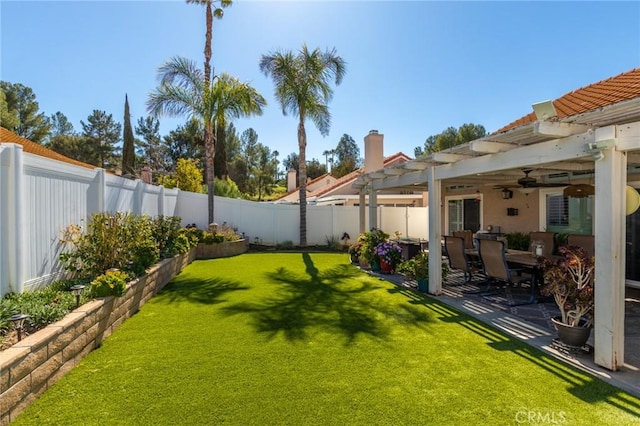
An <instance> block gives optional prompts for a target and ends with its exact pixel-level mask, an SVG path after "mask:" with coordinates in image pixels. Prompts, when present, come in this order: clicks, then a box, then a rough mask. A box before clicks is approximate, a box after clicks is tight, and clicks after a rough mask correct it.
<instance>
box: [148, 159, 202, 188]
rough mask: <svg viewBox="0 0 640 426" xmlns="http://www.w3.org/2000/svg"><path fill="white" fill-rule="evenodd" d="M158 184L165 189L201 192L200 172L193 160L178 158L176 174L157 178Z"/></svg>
mask: <svg viewBox="0 0 640 426" xmlns="http://www.w3.org/2000/svg"><path fill="white" fill-rule="evenodd" d="M158 183H159V184H161V185H164V186H165V187H166V188H180V189H182V190H183V191H189V192H202V171H201V170H200V169H199V168H198V165H197V164H196V162H195V161H194V160H189V159H186V158H180V159H179V160H178V164H177V166H176V172H175V173H173V174H172V175H165V176H159V177H158Z"/></svg>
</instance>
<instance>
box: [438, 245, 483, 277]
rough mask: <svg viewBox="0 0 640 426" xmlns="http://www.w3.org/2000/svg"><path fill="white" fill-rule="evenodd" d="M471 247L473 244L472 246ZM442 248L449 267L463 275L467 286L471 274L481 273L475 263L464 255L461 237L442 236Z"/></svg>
mask: <svg viewBox="0 0 640 426" xmlns="http://www.w3.org/2000/svg"><path fill="white" fill-rule="evenodd" d="M472 247H473V244H472ZM444 248H445V251H446V254H447V257H448V258H449V267H450V268H451V269H458V270H461V271H462V272H463V273H464V282H465V284H468V283H470V282H471V279H472V278H473V274H475V273H479V272H481V269H480V267H479V266H478V264H477V263H474V262H472V261H470V260H469V258H468V257H467V254H466V253H465V251H464V250H465V242H464V238H462V237H452V236H449V235H445V236H444Z"/></svg>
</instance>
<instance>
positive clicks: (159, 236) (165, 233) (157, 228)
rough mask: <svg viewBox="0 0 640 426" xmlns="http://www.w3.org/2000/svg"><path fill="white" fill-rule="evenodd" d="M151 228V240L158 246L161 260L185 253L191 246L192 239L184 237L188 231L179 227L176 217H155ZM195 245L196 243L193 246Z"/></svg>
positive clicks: (178, 219) (178, 220)
mask: <svg viewBox="0 0 640 426" xmlns="http://www.w3.org/2000/svg"><path fill="white" fill-rule="evenodd" d="M152 226H153V238H154V240H155V242H156V245H157V246H158V250H159V252H160V258H161V259H166V258H168V257H173V256H175V255H176V254H178V253H186V252H187V251H189V248H190V247H191V246H192V243H191V241H192V239H190V238H187V237H186V232H187V231H188V230H186V229H183V228H182V227H181V226H180V218H179V217H178V216H156V218H155V219H153V224H152ZM189 232H191V231H189ZM190 235H191V234H190ZM185 238H186V243H185ZM185 244H186V245H185ZM196 244H197V242H196V243H194V244H193V245H196ZM185 247H186V248H185Z"/></svg>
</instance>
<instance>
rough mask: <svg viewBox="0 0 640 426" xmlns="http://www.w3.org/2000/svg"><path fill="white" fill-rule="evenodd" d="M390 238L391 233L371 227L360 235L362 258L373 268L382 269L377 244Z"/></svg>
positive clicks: (374, 269)
mask: <svg viewBox="0 0 640 426" xmlns="http://www.w3.org/2000/svg"><path fill="white" fill-rule="evenodd" d="M388 238H389V234H387V233H386V232H383V231H382V230H380V229H378V228H371V230H370V231H367V232H363V233H362V234H360V235H359V236H358V242H360V243H362V246H361V247H360V259H361V260H362V261H363V262H364V263H366V264H369V266H371V270H373V271H379V270H380V257H379V256H378V253H377V252H376V246H377V245H378V244H380V243H381V242H383V241H386V240H387V239H388Z"/></svg>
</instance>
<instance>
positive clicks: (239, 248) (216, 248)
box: [196, 239, 249, 259]
mask: <svg viewBox="0 0 640 426" xmlns="http://www.w3.org/2000/svg"><path fill="white" fill-rule="evenodd" d="M247 241H248V240H246V239H242V240H237V241H224V242H222V243H213V244H205V243H198V246H197V247H196V259H217V258H219V257H229V256H237V255H239V254H242V253H246V252H247V250H248V249H249V245H248V243H247Z"/></svg>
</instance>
